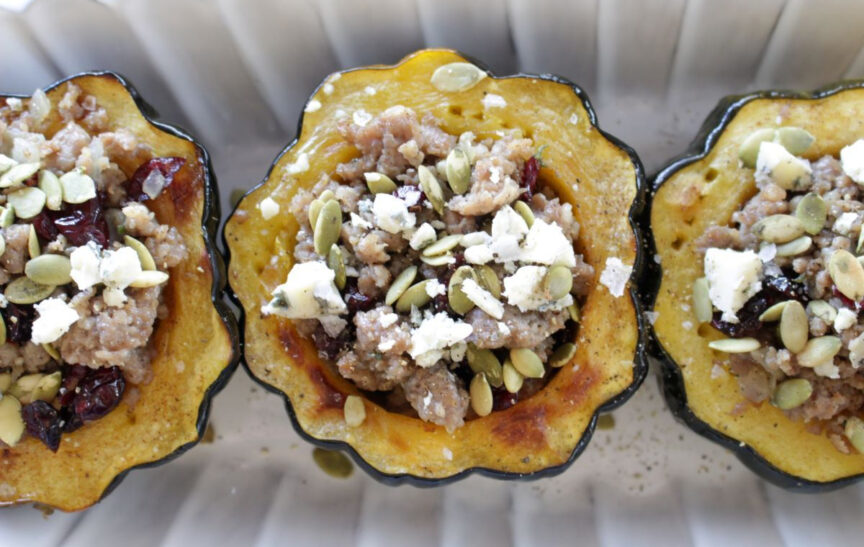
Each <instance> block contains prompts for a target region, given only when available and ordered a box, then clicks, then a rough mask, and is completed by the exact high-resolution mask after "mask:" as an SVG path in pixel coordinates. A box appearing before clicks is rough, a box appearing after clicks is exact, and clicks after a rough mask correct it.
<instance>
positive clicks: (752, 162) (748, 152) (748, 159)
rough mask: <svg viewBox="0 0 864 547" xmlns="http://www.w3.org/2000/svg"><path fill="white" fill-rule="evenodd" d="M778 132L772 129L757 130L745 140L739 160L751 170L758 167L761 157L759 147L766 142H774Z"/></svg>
mask: <svg viewBox="0 0 864 547" xmlns="http://www.w3.org/2000/svg"><path fill="white" fill-rule="evenodd" d="M776 134H777V132H776V130H774V129H771V128H763V129H757V130H756V131H754V132H753V133H750V135H748V136H747V138H746V139H744V142H742V143H741V147H740V148H738V159H740V160H741V162H742V163H743V164H744V165H745V166H746V167H749V168H751V169H752V168H754V167H756V158H757V157H759V146H760V145H761V144H762V143H763V142H765V141H773V140H774V137H775V136H776Z"/></svg>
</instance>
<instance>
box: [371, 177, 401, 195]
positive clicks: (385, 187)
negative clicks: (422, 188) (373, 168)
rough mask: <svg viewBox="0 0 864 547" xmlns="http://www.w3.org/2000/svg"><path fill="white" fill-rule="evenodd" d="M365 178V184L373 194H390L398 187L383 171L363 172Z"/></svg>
mask: <svg viewBox="0 0 864 547" xmlns="http://www.w3.org/2000/svg"><path fill="white" fill-rule="evenodd" d="M363 177H365V178H366V186H367V187H368V188H369V191H370V192H372V193H373V194H391V193H393V192H395V191H396V189H397V188H398V187H397V186H396V183H395V182H393V179H391V178H390V177H388V176H387V175H385V174H384V173H363Z"/></svg>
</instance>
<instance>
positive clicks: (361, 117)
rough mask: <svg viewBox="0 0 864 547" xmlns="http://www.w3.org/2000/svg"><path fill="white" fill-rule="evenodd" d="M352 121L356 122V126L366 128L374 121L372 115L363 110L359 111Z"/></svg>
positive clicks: (355, 113) (352, 117)
mask: <svg viewBox="0 0 864 547" xmlns="http://www.w3.org/2000/svg"><path fill="white" fill-rule="evenodd" d="M351 119H352V120H353V121H354V123H355V124H356V125H359V126H360V127H366V124H368V123H369V122H371V121H372V114H370V113H368V112H366V111H365V110H363V109H360V110H357V111H355V112H354V114H353V115H352V116H351Z"/></svg>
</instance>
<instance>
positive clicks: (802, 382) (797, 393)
mask: <svg viewBox="0 0 864 547" xmlns="http://www.w3.org/2000/svg"><path fill="white" fill-rule="evenodd" d="M812 394H813V385H812V384H811V383H810V381H809V380H807V379H805V378H793V379H791V380H786V381H785V382H782V383H780V384H779V385H778V386H777V387H776V388H775V389H774V395H772V396H771V404H772V405H774V406H776V407H777V408H779V409H780V410H791V409H793V408H796V407H799V406H801V405H802V404H804V402H805V401H806V400H807V399H809V398H810V395H812Z"/></svg>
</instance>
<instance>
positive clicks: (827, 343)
mask: <svg viewBox="0 0 864 547" xmlns="http://www.w3.org/2000/svg"><path fill="white" fill-rule="evenodd" d="M842 347H843V342H842V341H841V340H840V339H839V338H838V337H836V336H819V337H817V338H811V339H810V341H808V342H807V345H806V346H804V349H803V350H802V351H801V352H800V353H799V354H798V355H797V356H796V357H797V360H798V364H799V365H801V366H802V367H807V368H814V367H818V366H819V365H824V364H825V363H830V362H831V361H832V360H833V359H834V356H835V355H837V353H839V352H840V348H842Z"/></svg>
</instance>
